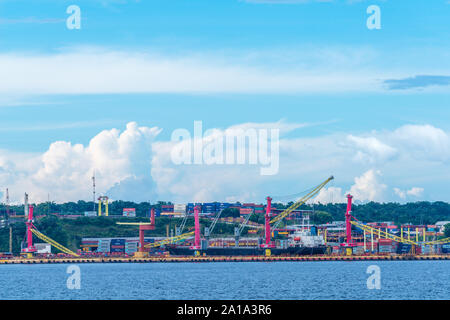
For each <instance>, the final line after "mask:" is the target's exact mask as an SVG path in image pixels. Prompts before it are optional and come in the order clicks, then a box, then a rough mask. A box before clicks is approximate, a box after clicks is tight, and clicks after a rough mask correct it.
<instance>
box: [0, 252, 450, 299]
mask: <svg viewBox="0 0 450 320" xmlns="http://www.w3.org/2000/svg"><path fill="white" fill-rule="evenodd" d="M372 265H375V266H378V267H379V269H378V270H379V271H380V289H368V285H367V279H368V278H369V277H370V276H371V274H368V273H367V270H368V267H370V266H372ZM69 266H71V265H69V264H41V265H0V299H140V300H141V299H169V300H173V299H188V300H197V299H200V300H202V299H220V300H222V299H230V300H234V299H240V300H242V299H250V300H253V299H275V300H285V299H295V300H298V299H301V300H310V299H363V300H367V299H371V300H372V299H450V261H448V260H447V261H445V260H444V261H379V262H378V261H372V262H365V261H351V262H344V261H335V262H229V263H227V262H218V263H147V264H135V263H123V264H122V263H111V264H79V265H78V267H79V275H80V277H79V282H77V281H73V278H74V277H76V276H77V272H75V274H72V272H73V271H71V273H67V271H68V267H69ZM75 269H76V267H75ZM69 271H70V270H69ZM68 278H70V279H69V286H68V284H67V283H68ZM77 283H79V284H80V289H70V288H73V284H77ZM370 283H374V282H370ZM75 287H76V285H75Z"/></svg>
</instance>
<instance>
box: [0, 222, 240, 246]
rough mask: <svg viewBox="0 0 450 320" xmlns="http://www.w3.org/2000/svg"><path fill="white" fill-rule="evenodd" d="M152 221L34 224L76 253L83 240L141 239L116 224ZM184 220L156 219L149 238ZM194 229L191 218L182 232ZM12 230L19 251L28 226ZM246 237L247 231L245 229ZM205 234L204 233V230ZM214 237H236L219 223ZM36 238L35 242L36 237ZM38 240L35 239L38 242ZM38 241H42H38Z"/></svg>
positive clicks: (3, 234)
mask: <svg viewBox="0 0 450 320" xmlns="http://www.w3.org/2000/svg"><path fill="white" fill-rule="evenodd" d="M144 220H145V222H149V220H148V219H143V218H122V217H120V218H111V217H109V218H107V217H93V218H88V217H80V218H76V219H61V218H58V217H55V216H46V217H43V218H41V219H38V220H37V221H35V223H34V224H35V226H36V228H37V229H38V230H39V231H40V232H42V233H43V234H45V235H46V236H48V237H50V238H52V239H53V240H55V241H56V242H58V243H60V244H62V245H63V246H65V247H67V248H69V249H71V250H76V249H78V248H79V247H80V244H81V239H82V238H83V237H92V238H109V237H138V236H139V227H138V226H127V225H118V224H116V222H142V221H144ZM181 222H182V219H181V218H167V217H158V218H156V226H155V230H151V231H146V232H145V235H146V236H148V237H165V236H166V235H167V226H169V235H171V232H172V234H174V233H175V227H176V226H179V225H181ZM200 223H201V226H202V229H204V227H205V226H209V225H210V224H211V221H209V220H206V219H201V220H200ZM193 228H194V221H193V219H188V220H187V223H186V226H185V229H184V231H183V232H187V231H191V230H193ZM12 230H13V252H14V253H15V254H17V253H19V252H20V244H21V242H22V241H24V240H25V232H26V227H25V223H24V222H15V223H14V224H12ZM244 231H245V232H244V235H245V234H246V230H244ZM202 232H204V230H202ZM214 234H220V235H223V236H232V235H233V234H234V225H231V224H225V223H220V222H219V223H217V225H216V227H215V229H214ZM34 239H36V238H35V237H34ZM35 241H36V240H35ZM36 242H42V241H40V240H37V241H36ZM7 251H9V228H3V229H0V252H7Z"/></svg>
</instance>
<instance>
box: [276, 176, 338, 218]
mask: <svg viewBox="0 0 450 320" xmlns="http://www.w3.org/2000/svg"><path fill="white" fill-rule="evenodd" d="M333 179H334V177H333V176H331V177H329V178H328V179H327V180H325V181H324V182H322V183H321V184H319V185H318V186H317V187H315V188H314V189H312V190H311V191H310V192H309V193H307V194H306V195H305V196H303V197H302V198H301V199H299V200H298V201H297V202H296V203H294V204H293V205H292V206H290V207H289V208H287V209H286V210H284V211H283V212H282V213H280V214H279V215H277V216H276V217H275V218H273V219H272V220H271V221H270V223H271V224H273V223H277V225H278V224H279V223H280V222H281V220H283V219H284V218H286V217H287V216H289V215H290V214H291V213H292V211H294V210H295V209H297V208H298V207H300V206H301V205H302V204H304V203H306V201H308V200H309V199H311V198H312V197H314V196H315V195H317V194H318V193H319V191H320V190H322V188H323V187H325V186H326V185H327V184H328V183H329V182H330V181H331V180H333ZM275 227H276V226H275Z"/></svg>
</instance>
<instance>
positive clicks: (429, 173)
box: [0, 121, 450, 203]
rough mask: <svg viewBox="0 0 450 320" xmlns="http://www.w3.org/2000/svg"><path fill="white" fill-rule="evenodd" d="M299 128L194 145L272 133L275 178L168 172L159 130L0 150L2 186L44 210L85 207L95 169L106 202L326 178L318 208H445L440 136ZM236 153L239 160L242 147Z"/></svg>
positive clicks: (258, 197) (202, 168) (210, 194)
mask: <svg viewBox="0 0 450 320" xmlns="http://www.w3.org/2000/svg"><path fill="white" fill-rule="evenodd" d="M305 126H308V124H295V123H294V124H293V123H286V122H284V121H278V122H273V123H265V124H264V123H243V124H237V125H234V126H231V127H229V128H215V130H211V131H209V134H205V136H203V137H202V138H201V139H202V140H203V142H204V146H205V147H207V146H208V145H211V144H213V143H214V142H215V141H216V140H217V138H218V137H220V135H218V134H217V133H218V132H219V133H220V132H222V133H223V132H225V131H227V130H231V131H233V130H238V129H248V128H252V127H254V128H258V129H260V128H268V129H274V128H278V129H279V130H280V133H281V136H280V143H279V172H278V173H277V174H276V175H273V176H262V175H261V173H260V168H261V164H260V163H257V164H256V165H255V164H250V163H248V162H245V164H242V165H239V164H234V165H220V164H211V165H208V164H206V163H202V164H180V165H178V164H175V163H174V161H173V159H172V151H173V147H174V145H175V144H176V142H172V141H167V140H162V139H160V136H159V132H160V131H161V129H159V128H157V127H153V128H149V127H139V126H138V125H137V124H136V123H133V122H132V123H129V124H128V125H127V127H126V128H125V129H124V130H122V131H121V130H119V129H111V130H104V131H102V132H100V133H99V134H97V135H96V136H94V137H93V138H92V139H91V140H90V142H89V143H88V144H87V145H81V144H77V143H73V142H71V141H56V142H54V143H52V144H51V145H50V146H49V147H48V149H47V150H46V151H45V152H43V153H41V154H40V153H30V154H26V153H17V152H10V151H7V150H0V185H1V186H2V189H4V188H6V187H9V189H10V193H11V196H12V197H13V198H15V199H16V200H20V199H21V198H22V195H23V193H24V192H28V193H30V197H31V199H32V201H46V200H47V193H50V197H51V199H53V200H55V201H58V202H62V201H68V200H78V199H86V200H90V199H91V198H90V197H91V194H92V189H91V188H92V187H91V177H92V174H93V172H94V170H95V173H96V177H97V190H98V192H99V193H106V194H108V195H109V196H110V197H111V198H113V199H124V200H125V199H129V200H137V201H144V200H146V201H148V200H156V199H158V200H170V201H175V202H181V203H183V202H188V201H228V200H230V201H236V200H239V201H263V200H262V199H264V198H265V197H266V196H267V195H271V194H272V195H273V194H292V193H294V192H300V191H302V190H307V189H309V188H311V187H312V186H315V185H317V184H319V183H320V182H321V181H323V180H325V179H326V178H327V177H328V176H329V175H331V174H333V175H334V176H335V177H336V180H335V181H334V182H333V183H336V184H338V185H336V186H334V185H333V184H332V185H331V186H327V187H328V188H325V189H323V190H322V191H321V192H320V193H319V195H318V196H317V198H316V201H320V202H322V203H328V202H344V201H345V195H346V194H347V193H351V194H353V195H354V197H355V200H356V201H398V200H405V199H406V200H415V199H418V198H420V197H422V196H423V195H424V190H425V189H426V190H427V194H426V195H427V197H430V198H431V199H436V200H445V199H447V198H445V197H446V196H447V195H446V193H445V191H443V190H442V188H438V187H436V185H439V183H440V181H441V182H442V183H447V181H448V179H450V174H449V173H448V172H450V170H449V168H448V166H449V161H448V159H449V156H450V152H449V150H450V140H449V134H448V133H447V132H445V131H443V130H442V129H440V128H436V127H433V126H431V125H406V126H402V127H400V128H398V129H395V130H392V131H383V132H376V131H372V132H370V133H364V134H361V135H348V134H344V133H336V134H331V135H323V136H316V137H304V138H301V137H298V133H300V134H301V130H302V128H303V127H305ZM207 129H208V128H204V130H205V132H206V130H207ZM211 129H214V128H211ZM293 130H297V131H298V132H297V131H296V132H295V134H297V137H293V136H294V132H293ZM287 133H289V135H287ZM235 147H236V149H235V151H236V154H237V151H239V150H241V149H242V148H245V146H244V147H242V146H240V147H239V148H241V149H237V148H238V145H237V144H236V146H235ZM246 156H248V153H247V152H246ZM381 172H382V173H383V175H381ZM355 177H356V178H355ZM438 182H439V183H438ZM397 186H401V188H398V187H397ZM418 186H420V187H418ZM393 187H397V188H396V189H395V188H393ZM389 190H390V191H389ZM344 191H345V192H344Z"/></svg>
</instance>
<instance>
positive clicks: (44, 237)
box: [31, 228, 79, 257]
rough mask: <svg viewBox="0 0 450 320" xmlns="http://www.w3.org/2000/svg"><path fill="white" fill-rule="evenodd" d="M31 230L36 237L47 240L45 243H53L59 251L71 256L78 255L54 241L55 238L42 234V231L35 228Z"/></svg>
mask: <svg viewBox="0 0 450 320" xmlns="http://www.w3.org/2000/svg"><path fill="white" fill-rule="evenodd" d="M31 232H33V234H34V235H35V236H36V237H38V238H39V239H41V240H43V241H45V242H47V243H50V244H51V245H53V246H54V247H55V248H57V249H58V250H60V251H61V252H63V253H66V254H70V255H72V256H74V257H79V255H78V254H76V253H75V252H73V251H71V250H69V249H67V248H66V247H64V246H63V245H61V244H59V243H58V242H56V241H55V240H53V239H51V238H49V237H47V236H46V235H45V234H43V233H41V232H39V231H37V230H36V229H34V228H31Z"/></svg>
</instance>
